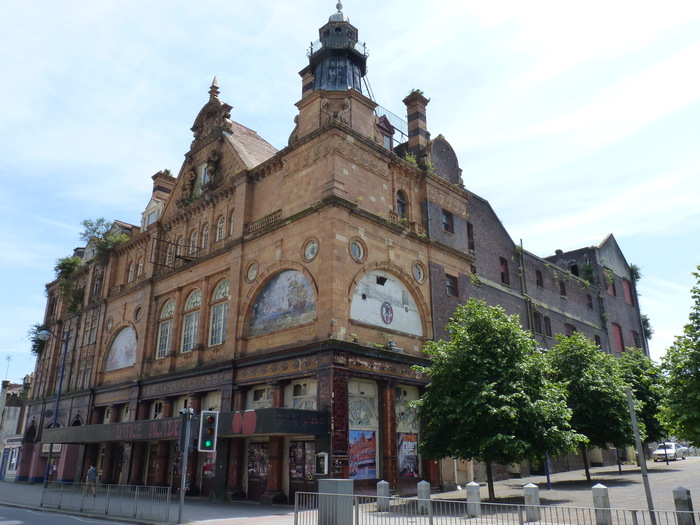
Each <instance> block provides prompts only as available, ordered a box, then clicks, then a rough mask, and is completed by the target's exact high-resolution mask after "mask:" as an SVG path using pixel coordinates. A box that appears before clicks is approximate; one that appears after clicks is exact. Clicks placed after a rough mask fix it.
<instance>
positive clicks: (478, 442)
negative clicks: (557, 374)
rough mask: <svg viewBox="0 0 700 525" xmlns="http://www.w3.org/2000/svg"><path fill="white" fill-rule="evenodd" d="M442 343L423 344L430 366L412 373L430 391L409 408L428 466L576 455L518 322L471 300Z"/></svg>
mask: <svg viewBox="0 0 700 525" xmlns="http://www.w3.org/2000/svg"><path fill="white" fill-rule="evenodd" d="M447 330H448V332H449V333H450V335H451V338H450V340H449V341H444V340H441V341H435V342H430V343H428V344H427V345H426V347H425V349H424V350H425V352H426V354H428V355H429V356H430V358H431V364H430V365H429V366H426V367H417V369H418V370H420V371H421V372H423V373H425V374H427V375H428V376H429V377H430V379H431V382H430V385H429V387H428V389H427V391H426V393H425V394H424V395H423V396H422V397H421V399H420V400H418V401H417V402H416V403H415V405H416V406H417V408H418V415H419V417H420V418H421V420H422V421H423V422H424V426H423V429H422V432H421V442H420V449H421V452H422V454H423V455H425V456H426V457H429V458H435V459H438V458H444V457H454V458H460V459H472V458H473V459H476V460H478V461H483V462H484V463H485V464H486V473H487V478H488V487H489V498H490V499H494V498H495V493H494V488H493V475H492V471H491V464H492V463H494V462H496V463H501V464H509V463H515V462H519V461H522V460H523V459H532V460H538V461H541V460H542V458H543V457H544V455H545V454H546V453H549V454H558V453H561V452H568V451H570V450H572V449H573V448H575V447H576V446H577V444H578V442H579V440H580V439H581V436H579V435H577V434H576V433H575V432H574V431H572V430H571V427H570V426H569V423H568V420H569V418H570V416H571V412H570V411H569V410H568V409H567V408H566V401H565V394H564V388H563V386H562V385H560V384H558V383H555V382H552V381H551V380H549V379H548V374H547V369H546V360H545V359H544V356H543V355H542V354H540V353H539V352H536V351H534V350H533V348H534V347H533V341H532V339H531V338H530V335H529V333H528V332H525V331H523V330H522V328H521V327H520V323H519V321H518V317H517V316H508V315H506V313H505V312H504V311H503V309H502V308H500V307H493V306H487V305H486V304H485V303H484V301H480V300H476V299H470V300H469V301H468V302H467V304H466V305H464V306H460V307H459V308H457V311H456V313H455V316H454V318H453V319H451V320H450V322H449V323H448V324H447Z"/></svg>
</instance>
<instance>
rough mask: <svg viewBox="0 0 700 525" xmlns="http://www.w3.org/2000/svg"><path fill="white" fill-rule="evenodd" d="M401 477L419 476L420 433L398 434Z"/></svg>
mask: <svg viewBox="0 0 700 525" xmlns="http://www.w3.org/2000/svg"><path fill="white" fill-rule="evenodd" d="M398 441H399V446H398V453H399V454H398V455H399V477H401V478H415V477H418V434H409V433H399V434H398Z"/></svg>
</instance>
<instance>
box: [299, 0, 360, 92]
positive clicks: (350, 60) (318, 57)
mask: <svg viewBox="0 0 700 525" xmlns="http://www.w3.org/2000/svg"><path fill="white" fill-rule="evenodd" d="M336 8H337V9H338V12H337V13H334V14H332V15H331V16H330V18H329V19H328V23H327V24H326V25H324V26H323V27H322V28H321V29H319V30H318V34H319V40H318V42H317V43H316V44H315V45H314V44H312V46H311V49H310V50H309V62H310V64H309V65H310V67H311V70H312V71H313V75H314V83H313V90H314V91H318V90H319V89H324V90H326V91H347V90H348V89H354V90H356V91H359V92H360V93H362V77H364V76H365V74H366V73H367V51H366V49H365V46H364V44H361V43H359V42H358V39H357V36H358V33H357V28H356V27H354V26H353V25H352V24H351V23H350V19H349V18H348V17H347V16H346V15H345V14H343V12H342V9H343V4H342V3H340V2H338V4H337V5H336Z"/></svg>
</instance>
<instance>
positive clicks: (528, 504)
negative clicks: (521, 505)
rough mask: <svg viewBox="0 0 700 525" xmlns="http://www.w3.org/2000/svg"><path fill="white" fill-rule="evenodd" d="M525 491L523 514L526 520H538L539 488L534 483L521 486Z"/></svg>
mask: <svg viewBox="0 0 700 525" xmlns="http://www.w3.org/2000/svg"><path fill="white" fill-rule="evenodd" d="M523 490H524V491H525V516H526V517H527V521H540V489H539V488H538V487H537V485H535V484H534V483H528V484H527V485H525V486H524V487H523Z"/></svg>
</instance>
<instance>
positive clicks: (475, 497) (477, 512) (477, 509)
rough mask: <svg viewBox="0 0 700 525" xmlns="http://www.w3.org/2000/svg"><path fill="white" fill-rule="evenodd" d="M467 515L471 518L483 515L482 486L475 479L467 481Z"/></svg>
mask: <svg viewBox="0 0 700 525" xmlns="http://www.w3.org/2000/svg"><path fill="white" fill-rule="evenodd" d="M467 515H468V516H469V517H470V518H476V517H477V516H481V487H479V484H478V483H476V482H474V481H472V482H470V483H467Z"/></svg>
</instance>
